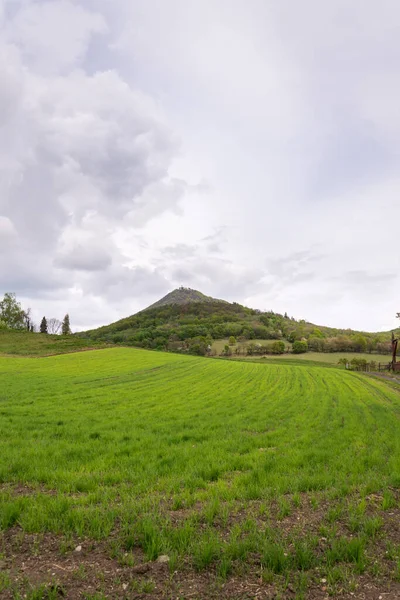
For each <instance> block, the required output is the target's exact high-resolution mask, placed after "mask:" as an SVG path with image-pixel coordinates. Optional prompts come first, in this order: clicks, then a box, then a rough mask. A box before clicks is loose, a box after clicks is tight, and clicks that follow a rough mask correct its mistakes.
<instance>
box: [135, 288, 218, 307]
mask: <svg viewBox="0 0 400 600" xmlns="http://www.w3.org/2000/svg"><path fill="white" fill-rule="evenodd" d="M192 302H224V303H225V302H226V301H225V300H217V299H216V298H212V297H211V296H206V295H205V294H202V292H199V291H198V290H192V289H191V288H185V287H179V288H176V290H173V291H172V292H169V294H167V295H166V296H164V297H163V298H161V299H160V300H158V301H157V302H154V304H151V305H150V306H148V307H147V308H157V307H160V306H167V305H169V304H191V303H192ZM146 310H147V309H146Z"/></svg>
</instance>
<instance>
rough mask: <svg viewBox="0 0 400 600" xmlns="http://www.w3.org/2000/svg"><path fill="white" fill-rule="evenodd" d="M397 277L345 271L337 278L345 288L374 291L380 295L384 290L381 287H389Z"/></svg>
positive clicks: (394, 274)
mask: <svg viewBox="0 0 400 600" xmlns="http://www.w3.org/2000/svg"><path fill="white" fill-rule="evenodd" d="M397 277H398V274H397V273H387V272H386V273H371V272H368V271H365V270H359V271H347V272H345V273H344V274H343V275H342V276H341V277H338V279H340V281H341V282H342V283H343V285H344V286H345V288H348V289H352V288H359V287H360V288H362V289H363V290H366V289H368V290H369V291H373V290H375V291H376V292H379V293H382V292H383V291H384V290H386V288H382V287H381V286H384V285H389V284H390V283H391V282H393V281H395V280H396V279H397Z"/></svg>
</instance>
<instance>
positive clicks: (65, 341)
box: [0, 330, 107, 356]
mask: <svg viewBox="0 0 400 600" xmlns="http://www.w3.org/2000/svg"><path fill="white" fill-rule="evenodd" d="M106 347H107V344H104V343H102V342H96V341H92V340H90V341H89V340H85V339H82V338H79V337H76V336H74V335H47V334H39V333H27V332H26V331H15V330H14V331H10V330H3V331H2V330H0V356H1V355H2V354H3V355H9V356H13V355H19V356H51V355H54V354H67V353H69V352H79V351H81V350H88V349H89V350H90V349H92V348H106Z"/></svg>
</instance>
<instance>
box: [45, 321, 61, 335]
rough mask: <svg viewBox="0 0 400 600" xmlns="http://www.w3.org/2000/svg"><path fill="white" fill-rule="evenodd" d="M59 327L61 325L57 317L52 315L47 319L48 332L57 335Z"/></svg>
mask: <svg viewBox="0 0 400 600" xmlns="http://www.w3.org/2000/svg"><path fill="white" fill-rule="evenodd" d="M61 327H62V323H61V321H60V320H59V319H55V318H54V317H52V318H51V319H48V321H47V331H48V332H49V333H52V334H53V335H57V334H58V333H60V330H61Z"/></svg>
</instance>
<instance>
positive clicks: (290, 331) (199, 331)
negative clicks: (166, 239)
mask: <svg viewBox="0 0 400 600" xmlns="http://www.w3.org/2000/svg"><path fill="white" fill-rule="evenodd" d="M78 335H79V337H82V338H86V339H87V340H96V341H105V342H108V343H117V344H124V345H133V346H138V347H142V348H152V349H159V350H171V351H177V352H189V353H192V354H203V355H204V354H206V353H209V352H210V348H214V347H215V345H214V346H213V343H214V342H215V340H226V342H224V343H223V344H222V347H223V348H224V347H225V343H227V341H228V339H229V338H230V337H233V338H235V342H234V343H236V342H239V343H241V344H244V345H245V350H244V351H245V352H249V351H251V352H252V353H253V354H268V353H269V352H274V353H281V352H285V351H286V350H287V349H288V347H289V348H291V346H290V345H291V344H293V343H294V342H296V341H305V342H306V345H305V346H304V348H306V349H307V348H308V350H310V351H314V352H378V353H380V354H386V353H390V343H389V340H390V334H389V333H363V332H358V331H352V330H349V329H335V328H331V327H323V326H317V325H314V324H313V323H308V322H306V321H303V320H300V321H299V320H296V319H294V318H292V317H289V316H288V315H286V314H285V315H282V314H278V313H275V312H273V311H267V312H262V311H260V310H255V309H251V308H247V307H245V306H242V305H240V304H237V303H230V302H226V301H223V300H217V299H215V298H211V297H209V296H205V295H204V294H202V293H201V292H199V291H197V290H191V289H185V288H179V289H177V290H174V291H173V292H171V293H169V294H168V295H167V296H165V297H164V298H162V299H161V300H159V301H158V302H155V303H154V304H152V305H151V306H149V307H148V308H146V309H145V310H142V311H141V312H139V313H137V314H134V315H131V316H129V317H127V318H124V319H121V320H119V321H117V322H115V323H111V324H110V325H106V326H104V327H100V328H98V329H94V330H90V331H86V332H81V333H79V334H78ZM274 341H282V342H284V344H283V346H282V344H280V345H279V344H274V345H272V343H273V342H274ZM234 347H235V351H236V348H237V345H235V346H234ZM300 350H301V348H300ZM239 351H240V349H239ZM224 352H225V350H224Z"/></svg>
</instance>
